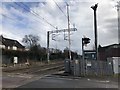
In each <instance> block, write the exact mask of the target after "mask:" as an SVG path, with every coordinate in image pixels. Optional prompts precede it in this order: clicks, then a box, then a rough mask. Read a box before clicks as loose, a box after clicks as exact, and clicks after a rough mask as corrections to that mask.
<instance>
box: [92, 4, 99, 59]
mask: <svg viewBox="0 0 120 90" xmlns="http://www.w3.org/2000/svg"><path fill="white" fill-rule="evenodd" d="M97 7H98V3H97V4H95V6H91V8H92V9H93V10H94V30H95V31H94V32H95V50H96V60H98V49H97V19H96V10H97Z"/></svg>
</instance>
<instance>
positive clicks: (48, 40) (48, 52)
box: [47, 28, 77, 63]
mask: <svg viewBox="0 0 120 90" xmlns="http://www.w3.org/2000/svg"><path fill="white" fill-rule="evenodd" d="M69 30H70V31H77V29H76V28H70V29H69ZM60 32H68V29H61V30H54V31H47V61H48V63H49V62H50V50H49V46H50V38H49V37H50V34H55V33H60ZM52 39H53V40H54V38H52Z"/></svg>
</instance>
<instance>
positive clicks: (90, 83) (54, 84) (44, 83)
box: [17, 75, 118, 88]
mask: <svg viewBox="0 0 120 90" xmlns="http://www.w3.org/2000/svg"><path fill="white" fill-rule="evenodd" d="M17 88H118V83H117V82H113V81H110V80H107V79H106V80H97V79H89V78H85V77H76V78H75V77H74V78H73V77H68V76H58V75H57V76H56V75H48V76H44V77H42V78H40V79H38V80H36V81H33V82H30V83H27V84H25V85H22V86H20V87H17Z"/></svg>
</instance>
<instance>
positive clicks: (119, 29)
mask: <svg viewBox="0 0 120 90" xmlns="http://www.w3.org/2000/svg"><path fill="white" fill-rule="evenodd" d="M117 13H118V43H120V1H119V2H117Z"/></svg>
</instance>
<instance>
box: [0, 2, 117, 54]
mask: <svg viewBox="0 0 120 90" xmlns="http://www.w3.org/2000/svg"><path fill="white" fill-rule="evenodd" d="M56 2H57V3H58V5H59V6H60V7H61V9H62V10H63V12H64V14H65V15H67V13H66V4H65V3H64V1H63V0H60V1H59V0H57V1H56ZM97 2H98V3H99V4H98V9H97V25H98V44H101V45H102V46H104V45H109V44H113V43H117V39H118V37H117V35H116V34H117V33H118V32H117V12H116V10H115V8H114V7H113V6H114V4H115V3H114V2H113V1H112V0H94V1H93V0H89V1H88V0H81V1H80V0H77V1H73V0H70V1H68V3H69V5H70V11H69V12H70V22H72V23H71V28H72V27H73V26H72V24H73V23H75V27H76V28H77V31H76V32H71V33H72V35H71V39H72V41H71V50H73V51H78V52H79V53H81V48H82V47H81V46H82V45H81V42H82V41H81V39H82V37H83V35H85V36H86V37H89V38H90V39H91V43H90V44H89V45H88V46H87V47H86V49H93V45H94V22H93V10H92V9H91V8H90V7H91V6H92V5H94V4H95V3H97ZM6 3H7V2H6ZM24 4H26V3H25V2H24ZM26 5H28V6H29V7H30V11H29V12H23V11H22V10H21V9H20V7H17V8H14V7H11V8H10V9H8V8H6V7H5V6H4V4H3V8H2V9H0V12H2V13H3V11H2V10H4V13H5V15H7V16H9V17H11V18H13V19H15V20H14V21H13V20H10V19H8V18H5V17H4V21H3V22H4V23H3V25H2V26H3V32H0V33H2V34H3V35H5V36H6V37H8V38H9V37H10V38H13V39H14V38H16V39H17V40H18V41H21V40H22V38H23V37H24V35H26V34H31V33H32V34H35V35H38V36H40V44H41V45H42V46H43V47H46V45H47V43H46V41H47V31H52V30H55V28H53V27H52V26H51V25H49V24H48V23H47V22H46V20H47V21H48V22H49V23H50V24H52V25H54V26H55V27H56V26H57V27H58V29H60V30H61V29H65V28H67V27H68V23H67V18H66V16H65V15H64V14H63V13H62V12H61V11H60V10H59V8H58V7H57V6H56V4H55V3H54V1H49V0H48V1H47V0H46V2H40V3H38V4H37V5H36V4H35V3H30V2H29V3H28V4H26ZM18 8H19V9H18ZM33 11H34V12H36V13H37V15H33V14H31V13H34V12H33ZM43 19H44V20H43ZM8 33H9V34H8ZM66 34H67V33H66ZM51 37H52V34H51V35H50V47H53V48H58V49H61V50H63V49H64V48H65V47H68V41H65V40H64V32H63V33H60V35H58V36H57V37H56V40H57V41H53V40H51ZM105 39H106V40H105Z"/></svg>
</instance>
